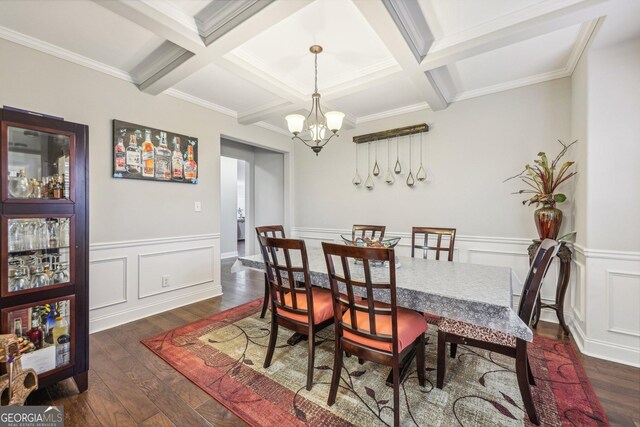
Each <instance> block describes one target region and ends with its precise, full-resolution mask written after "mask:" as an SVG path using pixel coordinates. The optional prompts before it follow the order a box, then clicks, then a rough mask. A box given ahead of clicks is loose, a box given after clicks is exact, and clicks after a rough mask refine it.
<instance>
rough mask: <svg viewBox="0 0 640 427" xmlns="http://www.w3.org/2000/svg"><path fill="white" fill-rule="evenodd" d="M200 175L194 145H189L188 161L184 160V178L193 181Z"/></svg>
mask: <svg viewBox="0 0 640 427" xmlns="http://www.w3.org/2000/svg"><path fill="white" fill-rule="evenodd" d="M197 177H198V164H197V163H196V161H195V160H193V146H192V145H189V146H188V147H187V161H186V162H184V179H186V180H187V181H191V180H193V179H196V178H197Z"/></svg>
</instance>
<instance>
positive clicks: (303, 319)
mask: <svg viewBox="0 0 640 427" xmlns="http://www.w3.org/2000/svg"><path fill="white" fill-rule="evenodd" d="M311 297H312V298H313V323H314V325H315V324H318V323H322V322H324V321H325V320H327V319H329V318H331V317H333V301H332V299H331V291H330V290H328V289H320V288H313V289H312V290H311ZM296 302H297V303H298V310H306V309H307V298H306V296H305V295H304V294H300V293H299V294H298V295H297V296H296ZM284 305H286V306H288V307H292V306H293V297H292V296H291V292H289V293H287V294H286V295H285V296H284ZM278 315H280V316H282V317H286V318H288V319H291V320H295V321H296V322H300V323H308V321H309V318H308V316H307V315H305V314H297V313H290V312H288V311H285V310H278Z"/></svg>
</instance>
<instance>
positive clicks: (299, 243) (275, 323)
mask: <svg viewBox="0 0 640 427" xmlns="http://www.w3.org/2000/svg"><path fill="white" fill-rule="evenodd" d="M258 239H259V240H260V249H261V250H262V257H263V258H264V264H265V270H266V274H267V279H268V283H269V290H270V296H271V336H270V337H269V346H268V348H267V355H266V357H265V360H264V367H265V369H266V368H268V367H269V365H271V359H272V358H273V351H274V349H275V347H276V341H277V338H278V327H279V326H282V327H284V328H287V329H289V330H291V331H294V332H296V333H298V334H301V335H306V336H307V343H308V346H309V354H308V356H307V357H308V362H307V390H311V387H312V386H313V362H314V358H315V336H316V333H317V332H318V331H320V330H322V329H323V328H325V327H327V326H329V325H331V324H332V323H333V321H334V316H333V303H332V301H331V291H329V290H328V289H322V288H317V287H313V286H311V282H310V280H309V262H308V259H307V248H306V246H305V243H304V240H297V239H282V238H277V237H264V236H260V237H259V238H258ZM291 252H294V253H297V254H298V255H299V256H297V257H295V258H294V259H300V262H301V265H296V266H294V265H292V263H291ZM278 253H280V258H278ZM283 259H284V263H283ZM296 275H302V276H303V277H304V286H303V287H299V286H296V280H294V278H295V276H296Z"/></svg>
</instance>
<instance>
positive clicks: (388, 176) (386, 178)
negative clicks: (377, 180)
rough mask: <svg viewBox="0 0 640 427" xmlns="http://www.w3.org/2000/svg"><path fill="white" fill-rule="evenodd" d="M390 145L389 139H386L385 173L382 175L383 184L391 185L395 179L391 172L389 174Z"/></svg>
mask: <svg viewBox="0 0 640 427" xmlns="http://www.w3.org/2000/svg"><path fill="white" fill-rule="evenodd" d="M390 144H391V143H390V142H389V138H387V173H385V174H384V182H386V183H387V184H389V185H391V184H393V183H394V182H395V180H396V179H395V178H394V177H393V172H391V145H390Z"/></svg>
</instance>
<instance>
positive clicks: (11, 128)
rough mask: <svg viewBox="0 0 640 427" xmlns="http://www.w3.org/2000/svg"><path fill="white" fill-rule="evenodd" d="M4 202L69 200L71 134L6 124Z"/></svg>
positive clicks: (71, 152)
mask: <svg viewBox="0 0 640 427" xmlns="http://www.w3.org/2000/svg"><path fill="white" fill-rule="evenodd" d="M3 134H4V135H3V140H5V141H6V150H7V156H6V166H5V167H6V174H7V175H8V179H7V184H6V190H5V194H4V197H3V198H4V200H5V201H19V200H29V199H32V200H69V199H73V197H72V194H73V193H72V191H73V186H72V178H73V177H72V173H71V171H72V165H71V164H70V162H71V160H70V159H72V158H73V155H74V153H73V150H74V143H75V141H74V135H73V134H72V133H68V134H67V133H64V132H59V131H53V130H45V129H39V128H35V127H34V128H27V127H24V126H22V125H13V124H11V123H7V124H6V125H5V126H3Z"/></svg>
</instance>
